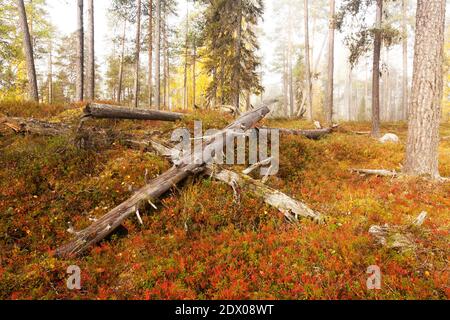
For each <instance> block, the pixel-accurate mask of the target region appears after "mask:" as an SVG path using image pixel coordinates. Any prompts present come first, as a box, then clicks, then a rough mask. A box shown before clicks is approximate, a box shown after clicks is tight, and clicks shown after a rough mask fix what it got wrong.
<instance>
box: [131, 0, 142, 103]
mask: <svg viewBox="0 0 450 320" xmlns="http://www.w3.org/2000/svg"><path fill="white" fill-rule="evenodd" d="M140 54H141V0H137V22H136V54H135V59H136V66H135V71H134V76H135V79H134V101H133V106H134V107H135V108H137V107H138V106H139V69H140Z"/></svg>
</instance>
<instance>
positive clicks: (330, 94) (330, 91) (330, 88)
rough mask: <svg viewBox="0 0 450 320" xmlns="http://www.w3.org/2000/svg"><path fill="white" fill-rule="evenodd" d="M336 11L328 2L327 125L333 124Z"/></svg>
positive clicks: (334, 5) (334, 6) (333, 1)
mask: <svg viewBox="0 0 450 320" xmlns="http://www.w3.org/2000/svg"><path fill="white" fill-rule="evenodd" d="M335 11H336V4H335V0H330V18H329V19H330V27H329V30H328V81H327V94H326V105H327V110H326V113H327V123H328V125H329V126H331V125H332V124H333V105H334V29H335V26H334V25H335V23H334V15H335Z"/></svg>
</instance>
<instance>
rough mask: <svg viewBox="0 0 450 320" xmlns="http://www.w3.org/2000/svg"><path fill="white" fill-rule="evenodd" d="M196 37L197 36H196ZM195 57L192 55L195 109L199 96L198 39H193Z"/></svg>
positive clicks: (193, 103)
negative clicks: (197, 73) (197, 96)
mask: <svg viewBox="0 0 450 320" xmlns="http://www.w3.org/2000/svg"><path fill="white" fill-rule="evenodd" d="M194 37H195V36H194ZM192 45H193V55H192V98H193V102H192V105H193V106H194V107H195V105H196V103H197V101H196V100H197V99H196V95H197V75H196V72H197V42H196V39H195V38H194V39H193V44H192Z"/></svg>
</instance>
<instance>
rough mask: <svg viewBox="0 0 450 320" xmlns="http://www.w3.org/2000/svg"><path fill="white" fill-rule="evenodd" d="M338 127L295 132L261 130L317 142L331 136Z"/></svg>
mask: <svg viewBox="0 0 450 320" xmlns="http://www.w3.org/2000/svg"><path fill="white" fill-rule="evenodd" d="M337 127H338V126H337V125H335V126H333V127H331V128H324V129H312V130H295V129H284V128H266V127H263V128H262V129H268V130H272V129H273V130H279V131H280V133H282V134H288V135H289V134H291V135H296V136H303V137H306V138H308V139H312V140H319V139H321V138H323V137H324V136H326V135H328V134H331V133H332V132H333V131H334V130H336V128H337Z"/></svg>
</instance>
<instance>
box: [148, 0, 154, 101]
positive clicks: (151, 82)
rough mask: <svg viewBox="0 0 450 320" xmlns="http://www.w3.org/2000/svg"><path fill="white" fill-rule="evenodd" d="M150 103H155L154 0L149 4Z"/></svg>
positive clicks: (150, 0)
mask: <svg viewBox="0 0 450 320" xmlns="http://www.w3.org/2000/svg"><path fill="white" fill-rule="evenodd" d="M148 17H149V18H148V105H149V106H150V108H151V107H152V105H153V0H149V4H148Z"/></svg>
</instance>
